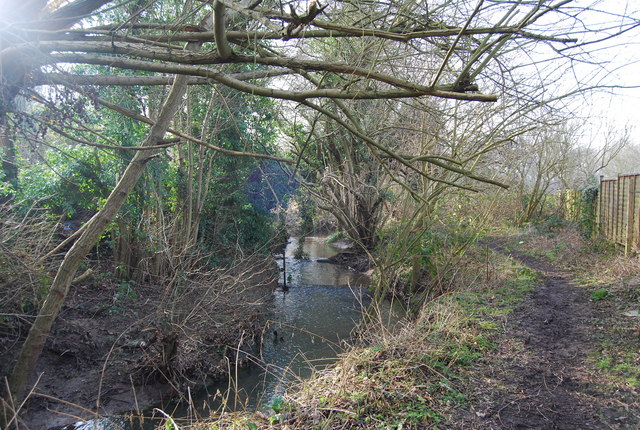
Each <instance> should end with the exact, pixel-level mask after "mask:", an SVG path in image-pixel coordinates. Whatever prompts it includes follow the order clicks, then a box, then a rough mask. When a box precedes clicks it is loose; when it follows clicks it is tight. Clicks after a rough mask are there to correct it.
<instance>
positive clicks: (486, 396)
mask: <svg viewBox="0 0 640 430" xmlns="http://www.w3.org/2000/svg"><path fill="white" fill-rule="evenodd" d="M486 245H487V246H489V247H490V248H492V249H493V250H494V251H495V252H499V253H502V254H505V255H508V256H510V257H511V258H513V259H515V260H517V261H519V262H520V263H522V264H524V265H526V266H528V267H530V268H532V269H534V270H536V271H537V272H538V273H539V274H540V276H541V277H542V282H541V284H540V285H539V286H538V287H537V288H536V289H535V291H533V292H532V293H531V294H530V296H529V297H528V298H527V299H526V301H525V303H524V304H523V305H522V307H521V308H520V309H519V310H517V311H516V312H514V313H513V314H512V315H511V317H510V318H511V319H510V320H506V321H505V333H504V335H502V338H501V339H500V340H499V343H500V347H499V351H497V355H496V356H495V357H492V359H491V361H490V362H487V363H485V364H484V365H483V367H482V368H481V369H476V372H475V373H476V374H481V375H483V377H481V378H478V379H477V380H475V381H474V385H475V387H476V388H475V392H474V393H473V394H472V396H471V398H470V404H471V405H472V406H471V408H470V409H471V411H470V413H468V415H467V416H466V417H465V418H464V419H463V420H462V424H461V427H462V428H476V429H566V430H569V429H611V428H616V429H618V428H619V429H636V428H640V415H639V414H638V413H639V412H640V411H637V410H635V411H634V410H633V409H632V408H629V407H628V405H626V404H625V403H624V402H623V401H621V400H620V399H624V398H625V397H635V398H636V399H637V397H638V394H639V393H638V392H637V390H636V392H634V391H633V390H632V389H626V390H625V389H622V388H620V389H619V390H618V391H617V392H616V393H611V392H610V390H608V389H607V388H606V387H605V386H604V385H602V384H601V383H600V381H599V380H598V376H597V374H595V371H594V370H593V364H589V363H588V362H587V359H588V356H589V353H590V352H591V351H592V350H593V348H595V347H596V345H595V342H594V339H593V336H592V335H591V333H592V332H593V330H595V329H596V328H595V327H594V324H595V322H594V321H595V317H596V315H594V313H595V311H594V309H593V306H592V304H591V303H590V301H589V298H588V293H587V291H585V290H584V289H581V288H580V287H578V286H576V285H575V284H574V283H573V282H572V281H571V278H570V274H569V273H567V272H563V271H559V270H557V269H555V268H554V267H552V266H551V265H549V264H547V263H545V262H542V261H539V260H537V259H534V258H531V257H529V256H526V255H522V254H520V253H518V252H516V251H507V250H506V249H505V248H504V247H503V246H501V245H500V243H498V242H496V241H493V242H489V243H486Z"/></svg>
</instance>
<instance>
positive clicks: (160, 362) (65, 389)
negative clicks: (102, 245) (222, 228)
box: [0, 259, 277, 429]
mask: <svg viewBox="0 0 640 430" xmlns="http://www.w3.org/2000/svg"><path fill="white" fill-rule="evenodd" d="M276 286H277V270H276V267H275V264H273V260H270V259H253V260H251V261H246V262H244V263H243V264H242V265H239V266H236V267H234V268H231V269H227V270H220V271H216V272H213V273H209V274H206V275H200V276H196V277H191V278H190V279H185V280H183V281H180V282H173V283H171V284H166V285H163V284H143V285H136V284H134V283H131V282H126V281H121V280H117V279H115V278H114V277H112V276H109V273H106V274H103V275H96V276H94V277H93V278H91V279H90V280H87V281H86V282H85V283H83V284H81V285H77V286H74V287H72V290H71V292H70V294H69V296H68V300H67V302H66V304H65V306H64V308H63V310H62V312H61V313H60V316H59V318H58V319H57V321H56V323H55V325H54V327H53V330H52V332H51V336H50V338H49V339H48V341H47V344H46V346H45V349H44V351H43V353H42V356H41V358H40V360H39V362H38V366H37V375H35V376H34V379H33V381H32V384H33V387H34V388H33V391H32V394H31V395H30V397H29V399H28V401H27V402H26V404H25V405H24V406H23V408H22V410H21V412H20V419H21V421H22V422H23V424H24V425H25V426H26V427H27V428H32V429H36V428H38V429H41V428H50V427H55V426H58V425H64V424H67V423H69V422H74V421H77V420H79V419H89V418H93V417H95V416H105V415H112V414H115V413H121V412H123V411H129V410H141V409H144V408H146V407H148V406H150V405H155V404H158V403H159V402H160V401H161V400H162V399H168V398H174V399H175V398H180V396H184V395H186V393H187V392H188V391H189V390H191V389H194V388H196V387H200V386H204V385H207V384H210V383H212V382H213V381H215V380H216V379H219V378H222V377H224V376H225V375H226V374H227V371H228V369H229V366H228V363H229V361H230V360H231V361H233V360H235V351H234V349H233V347H232V346H236V347H238V346H239V347H242V348H246V349H251V348H254V347H255V346H256V345H257V343H258V342H259V337H260V335H261V324H260V322H259V321H260V320H261V316H262V314H263V313H264V302H265V301H266V300H267V299H269V298H270V297H271V295H272V292H273V290H274V289H275V287H276ZM28 323H29V322H28V321H25V320H19V321H18V320H16V321H13V320H10V319H9V320H7V319H5V321H4V322H3V327H2V330H1V331H0V333H1V336H0V346H1V347H2V351H3V355H4V357H15V355H16V354H17V351H18V347H19V345H20V343H21V341H22V340H23V339H24V337H25V336H26V332H27V330H28ZM242 364H243V363H240V365H242ZM12 365H13V360H3V362H2V363H1V366H2V367H0V372H1V374H2V375H3V376H4V375H7V374H8V372H9V371H10V370H11V367H12Z"/></svg>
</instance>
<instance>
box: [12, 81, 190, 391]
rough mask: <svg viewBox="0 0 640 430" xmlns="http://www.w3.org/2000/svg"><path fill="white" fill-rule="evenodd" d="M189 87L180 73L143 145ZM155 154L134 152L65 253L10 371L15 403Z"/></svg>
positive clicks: (156, 137) (155, 138) (153, 141)
mask: <svg viewBox="0 0 640 430" xmlns="http://www.w3.org/2000/svg"><path fill="white" fill-rule="evenodd" d="M186 87H187V78H186V77H185V76H177V77H176V78H175V81H174V84H173V87H172V89H171V92H170V93H169V95H168V96H167V99H166V100H165V103H164V105H163V107H162V109H161V111H160V114H159V115H158V118H157V120H156V122H155V124H154V125H153V126H152V127H151V130H150V131H149V135H148V136H147V138H146V139H145V141H144V142H143V144H142V146H154V145H157V144H158V142H159V141H160V140H161V139H162V138H163V136H164V134H165V132H166V130H167V127H168V125H169V123H170V122H171V120H172V119H173V117H174V116H175V113H176V111H177V109H178V107H179V106H180V102H181V100H182V98H183V95H184V93H185V89H186ZM153 157H154V151H152V150H141V151H138V152H137V153H136V154H135V156H134V157H133V159H132V160H131V162H130V163H129V165H128V166H127V168H126V170H125V171H124V174H123V175H122V178H121V179H120V181H119V182H118V184H117V185H116V187H115V188H114V190H113V191H112V192H111V194H110V195H109V197H108V198H107V201H106V202H105V204H104V206H103V207H102V209H100V211H99V212H98V213H96V214H95V215H94V216H93V218H91V219H90V220H89V221H88V222H87V225H86V226H85V228H84V233H83V234H82V235H81V236H80V238H78V240H77V241H76V242H75V244H74V245H73V246H72V247H71V249H70V250H69V251H68V252H67V254H66V255H65V257H64V260H63V261H62V264H61V265H60V268H59V269H58V273H57V274H56V277H55V278H54V280H53V284H52V285H51V288H50V289H49V293H48V294H47V298H46V299H45V302H44V304H43V305H42V308H41V309H40V312H39V313H38V316H37V317H36V320H35V322H34V324H33V325H32V326H31V329H30V330H29V335H28V336H27V339H26V340H25V342H24V344H23V345H22V349H21V350H20V356H19V357H18V361H17V362H16V365H15V367H14V369H13V373H12V374H11V378H10V380H9V387H10V389H11V393H12V395H13V401H14V402H20V401H21V399H22V398H23V396H24V393H25V388H26V385H27V383H28V381H29V377H30V376H31V374H32V373H33V370H34V368H35V365H36V362H37V360H38V357H39V356H40V353H41V352H42V349H43V347H44V344H45V341H46V339H47V336H48V335H49V332H50V330H51V326H52V325H53V322H54V321H55V319H56V317H57V316H58V313H59V312H60V309H61V307H62V305H63V303H64V301H65V298H66V296H67V293H68V292H69V287H70V285H71V281H72V280H73V277H74V275H75V273H76V271H77V269H78V266H80V263H81V262H82V260H83V259H84V257H85V256H86V255H87V254H88V253H89V251H90V250H91V248H92V247H93V246H94V245H95V244H96V242H97V241H98V239H99V238H100V236H101V235H102V233H103V232H104V230H105V228H106V227H107V225H108V224H109V223H110V222H111V221H113V219H114V218H115V216H116V214H117V213H118V211H119V210H120V207H121V206H122V204H123V203H124V201H125V200H126V199H127V197H128V196H129V194H130V193H131V190H132V189H133V187H134V186H135V184H136V183H137V182H138V179H140V176H142V173H143V171H144V168H145V165H146V164H147V162H148V161H149V160H151V158H153Z"/></svg>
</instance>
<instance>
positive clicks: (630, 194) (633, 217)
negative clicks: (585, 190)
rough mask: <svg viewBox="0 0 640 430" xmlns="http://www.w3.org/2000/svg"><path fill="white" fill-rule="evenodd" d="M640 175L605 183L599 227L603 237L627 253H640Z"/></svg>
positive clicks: (599, 201)
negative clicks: (621, 247)
mask: <svg viewBox="0 0 640 430" xmlns="http://www.w3.org/2000/svg"><path fill="white" fill-rule="evenodd" d="M639 179H640V174H637V173H634V174H630V175H619V176H618V177H617V178H615V179H601V181H600V191H599V195H598V208H597V212H596V214H597V223H598V231H599V232H600V234H601V235H602V236H603V237H604V238H605V239H607V240H608V241H610V242H613V243H616V244H619V245H621V246H624V248H625V252H636V251H638V250H639V249H640V211H639V210H640V196H639V195H638V194H640V182H639Z"/></svg>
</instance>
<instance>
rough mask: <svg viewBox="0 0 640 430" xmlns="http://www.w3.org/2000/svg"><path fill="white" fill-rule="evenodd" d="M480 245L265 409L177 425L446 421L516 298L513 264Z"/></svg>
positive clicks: (349, 425) (425, 424) (462, 403)
mask: <svg viewBox="0 0 640 430" xmlns="http://www.w3.org/2000/svg"><path fill="white" fill-rule="evenodd" d="M486 252H487V251H486V249H485V248H484V247H472V248H470V249H469V250H468V251H467V252H466V253H465V254H464V255H463V256H461V257H460V259H459V261H460V263H461V269H460V270H459V271H458V272H456V274H455V279H456V281H457V282H459V284H458V285H457V289H456V290H455V291H454V292H450V293H447V294H444V295H441V296H440V297H438V298H436V299H434V300H431V301H430V302H428V303H425V304H424V305H423V306H422V307H421V309H419V311H418V312H417V313H416V315H415V317H414V318H412V319H409V320H405V321H403V322H401V323H400V324H399V326H398V327H397V328H396V329H395V330H394V331H393V332H390V331H388V330H386V329H385V328H384V324H376V325H374V326H369V328H368V329H367V330H363V329H361V330H360V331H359V333H360V335H361V336H362V344H363V345H365V346H359V347H355V348H353V349H351V350H350V351H348V352H346V353H345V354H342V355H341V357H340V359H339V360H338V362H337V363H336V364H334V365H333V366H331V367H329V368H327V369H325V370H322V371H320V372H318V373H317V374H316V375H314V376H313V377H312V378H310V379H309V380H306V381H303V382H301V383H300V384H299V385H298V386H296V387H291V388H290V389H289V390H288V392H287V394H286V395H285V396H284V397H283V398H282V404H280V405H278V407H277V408H274V411H273V413H272V414H271V415H270V416H266V415H264V414H262V413H254V414H251V413H239V414H223V415H219V416H216V417H213V418H211V419H210V420H206V421H204V422H199V423H197V424H192V425H191V426H185V427H184V428H189V429H194V430H195V429H198V430H199V429H213V428H260V429H308V428H309V429H310V428H318V429H353V428H361V429H369V428H381V429H386V428H404V429H412V428H415V429H423V428H431V427H442V428H447V423H448V422H449V420H450V419H451V417H453V416H455V415H456V414H457V413H458V411H459V410H460V409H465V408H466V398H465V392H466V391H467V390H468V387H467V386H466V384H467V382H466V380H465V378H464V377H462V376H461V375H462V374H463V372H462V370H463V369H465V368H466V369H471V368H473V366H475V365H476V364H477V363H479V362H481V361H483V360H484V357H485V356H488V355H489V353H490V351H492V350H493V348H494V347H495V346H494V345H493V343H492V340H491V339H492V337H493V336H494V334H496V333H497V331H498V330H500V327H501V324H502V320H501V318H502V317H503V316H504V314H505V313H508V312H510V311H511V310H512V309H513V303H514V301H515V300H517V299H514V298H513V297H511V295H512V290H511V289H510V288H511V287H508V285H510V284H509V283H510V282H513V281H514V279H517V277H518V276H520V274H521V270H520V267H519V266H517V265H515V264H514V263H513V262H512V261H510V260H508V259H506V258H503V257H501V256H496V255H490V258H487V254H486ZM503 296H508V297H503ZM494 310H500V311H499V312H495V313H492V312H493V311H494ZM374 314H375V313H374Z"/></svg>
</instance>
